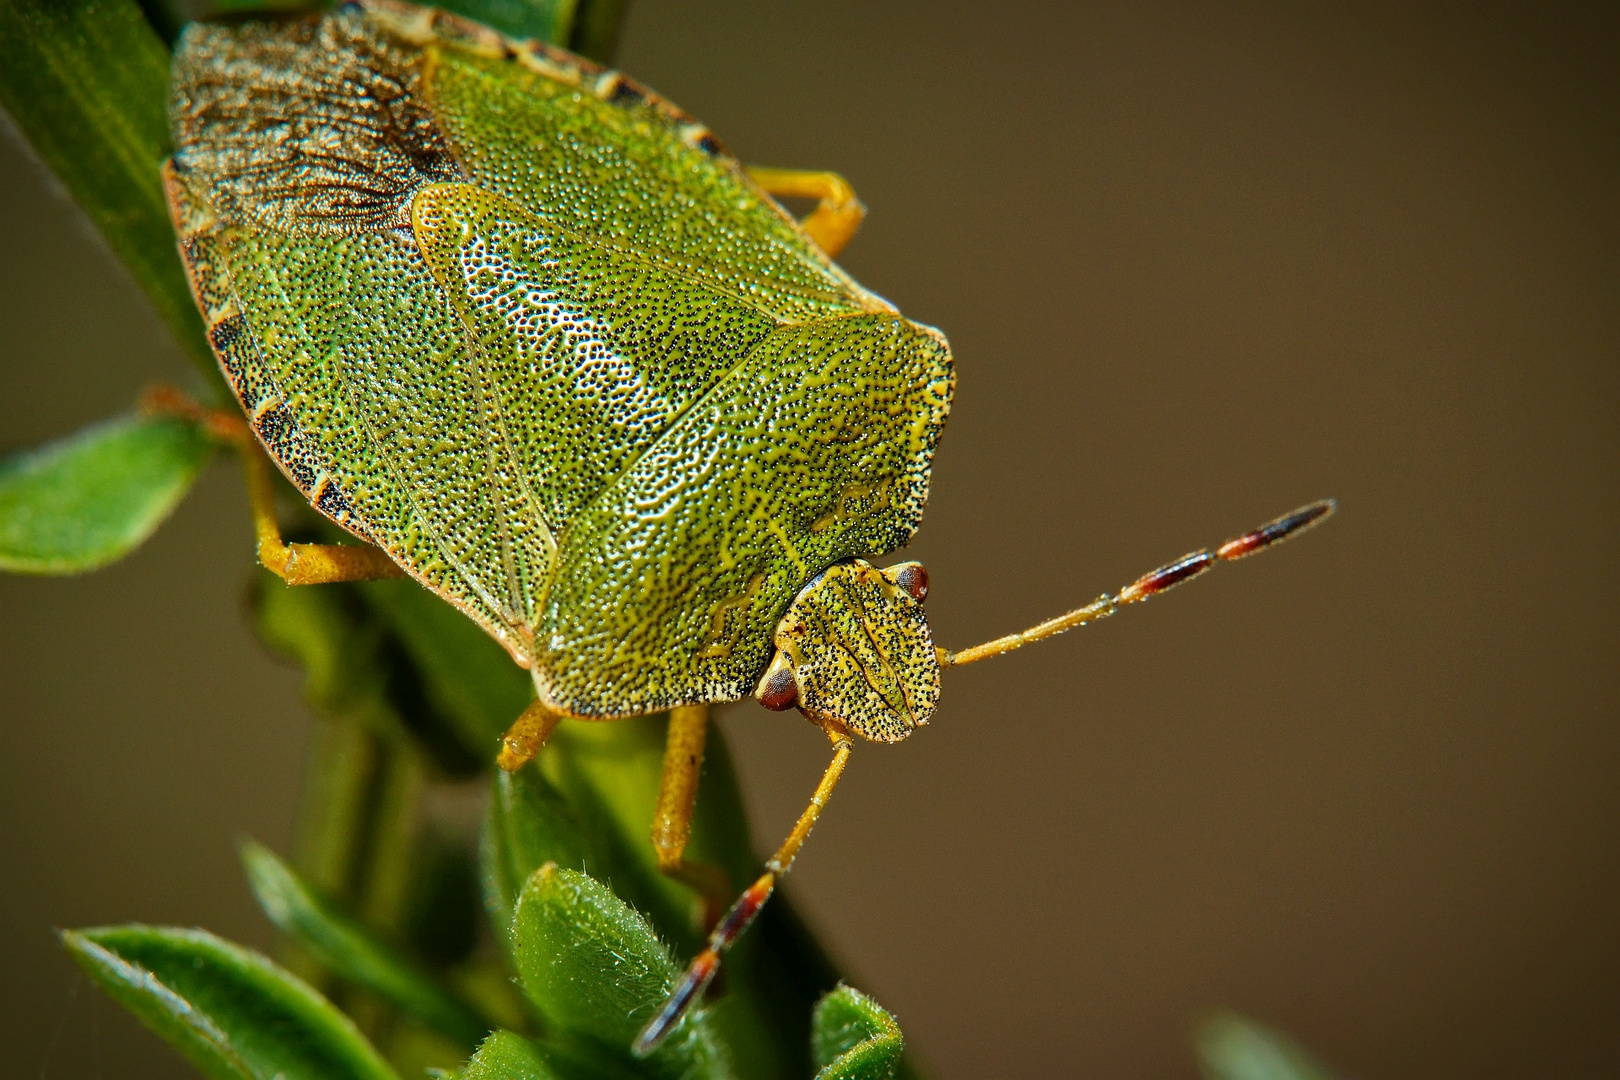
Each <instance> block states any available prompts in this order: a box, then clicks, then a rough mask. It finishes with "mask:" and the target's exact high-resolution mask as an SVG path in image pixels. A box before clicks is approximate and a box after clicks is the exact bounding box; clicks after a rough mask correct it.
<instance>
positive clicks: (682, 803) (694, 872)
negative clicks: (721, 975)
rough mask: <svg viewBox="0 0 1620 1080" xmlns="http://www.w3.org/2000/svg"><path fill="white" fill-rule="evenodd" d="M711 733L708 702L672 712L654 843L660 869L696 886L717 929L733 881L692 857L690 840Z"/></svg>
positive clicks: (708, 923)
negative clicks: (689, 855) (705, 748)
mask: <svg viewBox="0 0 1620 1080" xmlns="http://www.w3.org/2000/svg"><path fill="white" fill-rule="evenodd" d="M708 735H709V707H708V706H707V705H688V706H684V707H682V708H678V709H671V710H670V711H669V737H668V740H667V742H666V743H665V744H664V771H663V774H662V775H661V776H660V777H659V780H658V808H657V810H656V811H654V813H653V825H652V842H653V850H654V851H655V852H657V854H658V869H659V871H661V872H662V873H664V874H666V875H668V876H669V877H672V878H674V879H675V880H676V881H679V882H681V883H682V884H685V885H688V886H690V887H691V888H692V889H693V890H694V891H695V892H697V894H698V895H699V896H701V897H702V898H703V926H704V928H705V929H712V928H713V927H714V924H715V923H717V922H719V921H720V914H721V912H723V911H725V907H726V901H727V900H728V899H729V898H730V896H731V881H730V879H729V878H728V877H727V876H726V873H725V871H724V870H721V869H720V868H719V867H718V866H712V865H709V864H706V863H689V862H687V861H686V842H687V840H689V839H691V836H692V809H693V807H695V806H696V805H697V789H698V776H699V775H700V774H701V773H702V771H703V745H704V743H705V742H707V741H708Z"/></svg>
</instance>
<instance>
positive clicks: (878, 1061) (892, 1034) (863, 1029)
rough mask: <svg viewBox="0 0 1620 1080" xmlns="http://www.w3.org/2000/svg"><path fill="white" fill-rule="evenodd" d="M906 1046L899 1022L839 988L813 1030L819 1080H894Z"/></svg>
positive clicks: (820, 1007)
mask: <svg viewBox="0 0 1620 1080" xmlns="http://www.w3.org/2000/svg"><path fill="white" fill-rule="evenodd" d="M905 1045H906V1041H905V1038H904V1037H903V1036H902V1035H901V1034H900V1025H899V1024H897V1023H895V1021H894V1017H892V1016H890V1015H889V1014H888V1013H887V1012H885V1011H884V1009H883V1007H882V1006H880V1005H879V1004H878V1003H877V1002H875V1001H873V1000H872V999H871V998H869V997H867V996H866V995H865V994H863V993H861V992H860V991H858V990H855V989H853V988H852V987H848V986H840V987H839V988H838V989H837V990H834V991H833V992H832V993H830V994H828V995H827V996H826V997H824V998H822V999H821V1001H820V1002H818V1003H817V1005H816V1011H815V1016H814V1018H813V1019H812V1021H811V1029H810V1056H811V1058H812V1059H813V1060H814V1062H815V1065H816V1068H817V1070H819V1071H818V1072H817V1073H816V1080H890V1078H891V1077H893V1076H894V1075H895V1071H896V1070H897V1069H898V1068H899V1067H900V1054H901V1051H902V1050H904V1049H905Z"/></svg>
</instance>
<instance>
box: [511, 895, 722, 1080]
mask: <svg viewBox="0 0 1620 1080" xmlns="http://www.w3.org/2000/svg"><path fill="white" fill-rule="evenodd" d="M512 932H513V938H514V941H515V947H514V952H515V955H516V959H517V967H518V974H519V975H520V976H521V977H522V979H523V989H524V992H525V993H526V994H528V996H529V1000H530V1001H531V1002H533V1003H534V1006H535V1008H536V1009H537V1010H539V1012H540V1014H541V1016H543V1017H544V1018H545V1019H546V1021H547V1023H548V1024H550V1025H551V1026H552V1027H554V1028H556V1029H558V1030H559V1031H560V1032H562V1033H563V1034H564V1035H566V1036H569V1037H571V1038H572V1040H573V1041H574V1043H575V1044H576V1045H579V1044H583V1045H587V1046H591V1047H594V1048H598V1049H599V1050H600V1051H602V1052H604V1053H606V1054H607V1055H609V1056H610V1057H612V1058H618V1059H619V1060H620V1061H621V1062H622V1063H623V1064H625V1065H628V1066H636V1064H637V1063H636V1062H635V1059H633V1058H631V1057H630V1056H629V1048H630V1043H631V1041H632V1040H633V1039H634V1038H635V1037H636V1034H637V1032H639V1031H640V1030H641V1027H642V1025H644V1024H645V1023H646V1022H647V1021H648V1020H649V1019H650V1018H651V1017H652V1015H653V1014H654V1013H655V1012H656V1011H657V1009H658V1007H659V1006H660V1005H661V1004H663V1001H664V998H665V996H666V995H667V994H668V993H669V991H670V989H671V987H672V986H673V985H674V982H675V978H676V976H677V974H678V971H677V969H676V967H675V963H674V961H672V960H671V959H670V956H669V953H668V951H667V950H665V948H664V946H663V944H662V943H661V942H660V941H659V940H658V937H657V935H655V934H654V933H653V929H652V927H651V926H649V925H647V921H646V920H645V919H643V918H642V917H641V916H640V915H637V914H636V913H635V911H633V910H632V909H631V908H630V907H629V905H627V904H625V902H624V901H622V900H620V899H619V898H618V897H617V896H614V895H613V893H612V892H611V891H610V890H609V889H608V888H607V887H606V886H605V885H603V884H601V883H600V882H598V881H596V880H595V879H594V878H591V877H588V876H586V875H585V874H581V873H578V872H576V871H573V870H564V869H561V868H560V867H557V866H555V865H553V864H550V863H548V864H546V865H545V866H542V867H541V868H540V869H538V870H536V871H535V872H534V874H533V875H532V876H531V877H530V878H529V880H528V882H527V883H526V884H525V885H524V887H523V893H522V895H521V896H520V897H519V898H518V904H517V911H516V914H515V915H514V917H513V923H512ZM639 1068H640V1069H641V1070H643V1071H644V1072H645V1073H646V1074H647V1075H653V1076H667V1077H672V1078H673V1077H684V1076H702V1077H710V1078H714V1080H719V1078H721V1077H726V1076H729V1075H730V1072H729V1070H728V1069H727V1068H726V1066H725V1063H724V1057H723V1055H722V1053H721V1052H720V1050H719V1049H718V1046H717V1044H716V1042H715V1039H714V1036H713V1033H712V1032H711V1031H710V1030H709V1027H708V1024H707V1021H706V1019H705V1017H704V1016H703V1015H702V1014H694V1015H692V1016H689V1017H688V1018H687V1019H686V1020H685V1021H684V1022H683V1023H682V1024H681V1025H680V1027H678V1028H677V1029H676V1030H675V1033H674V1034H673V1035H672V1036H671V1037H670V1038H669V1040H668V1041H667V1042H665V1043H664V1045H663V1046H661V1047H659V1048H658V1049H657V1050H656V1051H654V1053H653V1054H652V1055H651V1056H650V1057H648V1058H647V1059H646V1060H645V1061H644V1062H641V1063H640V1064H639Z"/></svg>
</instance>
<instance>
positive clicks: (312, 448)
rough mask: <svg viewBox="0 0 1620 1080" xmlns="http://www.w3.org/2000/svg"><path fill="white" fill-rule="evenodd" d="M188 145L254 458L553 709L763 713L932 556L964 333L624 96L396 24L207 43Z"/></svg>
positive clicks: (228, 34) (206, 38)
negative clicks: (830, 628)
mask: <svg viewBox="0 0 1620 1080" xmlns="http://www.w3.org/2000/svg"><path fill="white" fill-rule="evenodd" d="M172 121H173V126H174V132H175V142H176V145H177V147H178V150H177V152H176V154H175V157H174V159H173V161H172V162H171V164H170V167H169V169H168V170H167V184H168V191H169V197H170V202H171V206H172V208H173V210H174V215H175V220H176V224H177V226H178V228H179V230H180V234H181V250H182V254H183V256H184V258H185V260H186V264H187V267H188V270H189V272H190V274H191V279H192V284H193V288H194V290H195V292H196V294H197V298H198V302H199V304H200V305H201V307H202V309H203V313H204V315H205V318H206V321H207V323H208V326H209V331H210V337H211V340H212V343H213V345H214V348H215V351H216V353H217V354H218V356H219V360H220V363H221V365H222V366H223V368H224V369H225V372H226V374H227V376H228V377H229V379H230V381H231V383H232V385H233V386H234V387H235V388H236V391H237V393H238V395H239V396H240V398H241V402H242V406H243V408H244V409H245V410H246V411H247V413H248V416H249V418H250V419H251V421H252V423H253V427H254V430H255V431H256V432H257V433H258V435H259V437H260V439H261V440H262V441H263V442H264V444H265V446H266V447H267V449H268V450H269V451H270V452H271V455H272V456H273V457H274V458H275V459H276V460H277V461H278V462H279V463H280V465H281V467H282V469H283V470H284V471H285V472H286V474H287V475H288V477H289V478H290V479H291V480H292V481H293V482H294V483H295V484H296V485H297V486H298V487H299V489H300V490H302V491H303V492H304V493H305V495H307V496H308V497H309V499H310V501H311V503H312V504H313V505H314V506H315V507H316V508H317V509H319V510H320V511H322V512H323V513H324V514H326V515H327V516H328V517H330V518H331V519H332V520H334V521H336V522H337V523H338V524H340V525H342V526H343V527H345V528H347V529H348V530H349V531H351V532H353V533H354V534H355V535H356V536H359V537H360V538H362V539H364V540H367V541H369V542H371V543H375V544H378V545H379V546H381V547H382V548H383V549H384V550H386V551H387V552H388V553H389V554H390V555H391V556H392V557H393V558H394V559H395V560H396V561H397V562H399V564H400V565H401V566H403V567H404V568H405V569H406V570H408V571H409V572H410V573H411V574H412V575H414V576H415V577H417V578H418V579H419V580H421V581H422V582H423V583H424V584H426V585H427V586H428V587H430V588H432V589H434V590H435V591H436V592H438V593H440V594H441V595H443V596H445V597H446V598H447V599H449V600H450V601H451V602H452V603H455V604H456V605H457V606H459V607H461V608H462V609H463V610H464V611H466V612H467V613H468V614H469V615H471V616H472V617H473V618H474V619H476V620H477V621H478V622H479V623H480V624H482V625H483V626H484V627H485V628H486V629H488V630H489V631H490V633H492V634H493V635H495V636H496V637H497V638H498V639H499V640H500V641H501V642H502V643H503V644H504V645H505V646H506V647H507V648H508V649H509V650H510V651H511V652H512V654H513V655H514V656H515V657H516V658H517V659H518V660H519V662H521V663H524V664H527V665H530V666H531V667H532V668H533V669H534V672H535V682H536V685H537V687H538V689H539V691H540V693H541V695H542V696H543V697H544V698H546V700H547V701H548V702H550V703H551V704H552V705H554V706H556V707H558V708H559V709H561V710H563V711H565V712H567V713H570V714H573V715H577V716H588V717H612V716H624V715H633V714H636V713H641V712H648V711H653V710H657V709H661V708H665V707H668V706H671V705H675V704H685V703H698V702H705V701H724V700H732V699H735V698H738V697H741V696H743V695H744V694H746V693H748V692H749V691H750V690H751V689H752V688H753V683H754V680H755V679H756V678H757V676H758V674H759V672H760V670H761V669H762V668H763V667H764V665H765V663H766V662H767V661H768V660H769V658H770V654H771V650H772V645H771V634H772V631H773V629H774V628H775V624H776V621H777V620H778V619H779V618H780V617H781V614H782V612H783V611H784V610H785V608H786V607H787V604H788V602H789V601H790V600H791V599H792V597H793V596H794V594H795V593H796V592H797V591H798V590H799V589H800V588H801V587H802V586H803V585H804V584H805V583H806V582H807V581H809V580H810V579H811V578H812V577H814V576H815V575H816V574H817V573H819V572H820V571H821V570H823V569H824V568H826V567H827V566H828V565H830V564H831V563H833V562H835V561H837V560H839V559H843V558H848V557H851V556H859V555H869V554H876V553H880V552H884V551H889V550H893V549H894V548H897V547H900V546H902V545H903V544H905V543H906V542H907V541H908V540H909V539H910V537H911V534H912V533H913V531H914V530H915V529H916V526H917V523H918V521H919V519H920V517H921V513H922V507H923V501H924V499H925V497H926V494H927V484H928V470H929V462H930V459H931V456H932V453H933V448H934V445H935V442H936V441H937V439H938V436H939V432H940V428H941V426H942V425H943V423H944V420H945V415H946V412H947V410H948V408H949V405H950V396H951V387H952V381H951V380H952V375H951V359H950V352H949V349H948V347H947V346H946V344H945V341H944V339H943V337H941V336H940V335H939V333H938V332H937V331H934V330H931V329H929V328H927V327H923V326H919V325H918V324H915V323H912V322H909V321H907V320H906V319H904V318H902V317H900V316H899V314H898V313H897V312H896V311H895V310H894V309H893V307H892V306H891V305H889V304H888V303H887V302H885V301H883V300H882V299H880V298H878V297H876V296H874V295H873V294H871V293H869V292H867V291H866V290H864V289H862V288H861V287H860V286H859V285H857V284H856V283H855V282H854V281H852V280H851V279H850V278H849V277H848V276H847V275H846V274H844V273H843V272H842V271H841V270H839V269H838V268H837V267H836V266H834V265H833V264H832V263H831V262H830V261H829V260H828V259H827V258H826V257H825V256H824V255H823V254H822V253H821V252H820V251H819V250H818V249H817V248H816V247H815V246H814V244H812V243H811V242H810V241H809V240H808V239H807V238H806V237H805V236H804V234H803V233H802V232H801V231H800V230H799V228H798V227H797V225H796V224H795V223H794V222H793V220H792V219H791V218H790V217H788V216H787V215H786V214H785V213H784V212H783V211H782V210H781V208H780V207H778V206H777V205H776V204H775V203H774V202H773V201H772V200H771V199H770V198H769V197H768V196H766V195H765V194H764V193H763V192H761V191H760V190H759V189H758V188H757V186H756V185H754V183H753V182H752V181H751V180H749V178H748V176H747V174H746V173H745V172H744V171H743V170H742V169H741V167H740V166H739V165H738V164H737V162H736V161H735V160H734V159H733V158H732V157H730V155H728V154H727V153H726V152H725V151H724V150H723V149H722V148H721V147H720V146H719V144H718V143H717V142H716V141H715V140H714V139H713V138H712V136H710V135H709V134H708V132H707V130H706V129H704V128H703V127H702V126H701V125H699V124H697V123H696V122H695V121H693V120H691V119H690V118H689V117H686V116H685V115H684V114H682V113H680V112H679V110H677V109H675V108H674V107H673V106H671V105H669V104H668V103H667V102H665V101H663V100H662V99H660V98H658V97H657V96H656V95H654V94H652V93H651V92H649V91H647V90H645V89H643V88H641V87H640V86H638V85H637V84H635V83H634V82H632V81H631V80H629V79H627V78H625V77H624V76H622V75H620V74H619V73H617V72H612V71H604V70H602V69H600V68H597V67H596V66H594V65H592V64H590V63H588V62H587V61H584V60H581V59H579V58H578V57H574V56H572V55H570V54H568V53H565V52H562V51H560V50H556V49H552V48H550V47H547V46H543V45H538V44H535V43H533V42H523V43H519V42H513V41H510V40H508V39H505V38H502V37H500V36H499V35H497V34H495V33H494V32H493V31H490V30H487V29H486V28H483V27H480V26H477V25H476V24H473V23H469V22H467V21H465V20H461V19H457V18H454V17H451V16H447V15H444V14H442V13H439V12H433V11H430V10H427V9H420V8H415V7H412V6H409V5H405V4H399V3H393V2H383V0H372V2H370V3H366V4H361V5H354V4H351V5H347V6H345V7H343V8H342V9H340V10H338V11H336V12H334V13H332V14H329V15H326V16H324V17H321V18H308V19H303V20H298V21H292V22H281V23H248V24H244V25H241V26H236V27H222V26H193V27H192V28H190V29H189V30H188V31H187V32H186V34H185V36H184V37H183V39H182V41H181V44H180V47H179V49H178V51H177V53H176V56H175V64H174V94H173V102H172Z"/></svg>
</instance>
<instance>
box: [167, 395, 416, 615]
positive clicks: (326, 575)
mask: <svg viewBox="0 0 1620 1080" xmlns="http://www.w3.org/2000/svg"><path fill="white" fill-rule="evenodd" d="M140 408H141V410H142V411H143V412H147V413H160V414H168V415H171V416H180V417H184V418H185V419H187V420H190V421H191V422H192V423H194V424H196V425H198V426H199V427H201V428H202V429H203V430H205V431H206V432H208V434H209V435H211V436H213V437H214V438H216V439H218V440H220V441H221V442H226V443H230V444H231V445H233V446H235V447H236V448H237V450H239V451H241V454H242V463H243V465H244V466H245V467H246V469H247V487H248V506H249V508H250V509H251V510H252V513H253V532H254V534H255V535H256V537H257V539H258V553H259V562H260V563H261V564H262V565H263V566H264V568H265V569H266V570H269V571H270V572H271V573H272V574H275V575H276V576H277V577H279V578H281V580H283V581H285V582H286V583H287V584H289V585H325V584H330V583H332V582H338V581H372V580H375V579H377V578H395V577H404V576H405V571H403V570H401V569H400V568H399V565H398V564H397V563H395V562H394V560H392V559H390V558H389V557H388V556H387V555H386V554H384V553H383V551H382V550H381V549H380V548H375V547H372V546H371V545H370V544H289V543H286V542H285V541H283V540H282V539H281V527H280V526H279V525H278V524H277V523H276V485H275V466H273V465H271V464H270V458H269V456H268V455H266V454H265V452H264V448H263V447H262V446H260V445H259V441H258V440H257V439H255V438H254V437H253V433H252V431H251V430H249V428H248V425H247V421H246V420H244V419H243V418H242V416H241V415H240V414H239V413H236V412H234V411H230V412H228V411H226V410H224V409H210V408H207V407H206V406H203V405H200V404H198V403H197V402H196V401H193V400H192V399H191V398H190V397H189V396H187V395H186V394H183V393H181V392H180V391H179V390H176V389H174V388H173V387H171V386H153V387H148V388H147V390H146V392H145V393H143V394H142V395H141V401H140Z"/></svg>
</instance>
